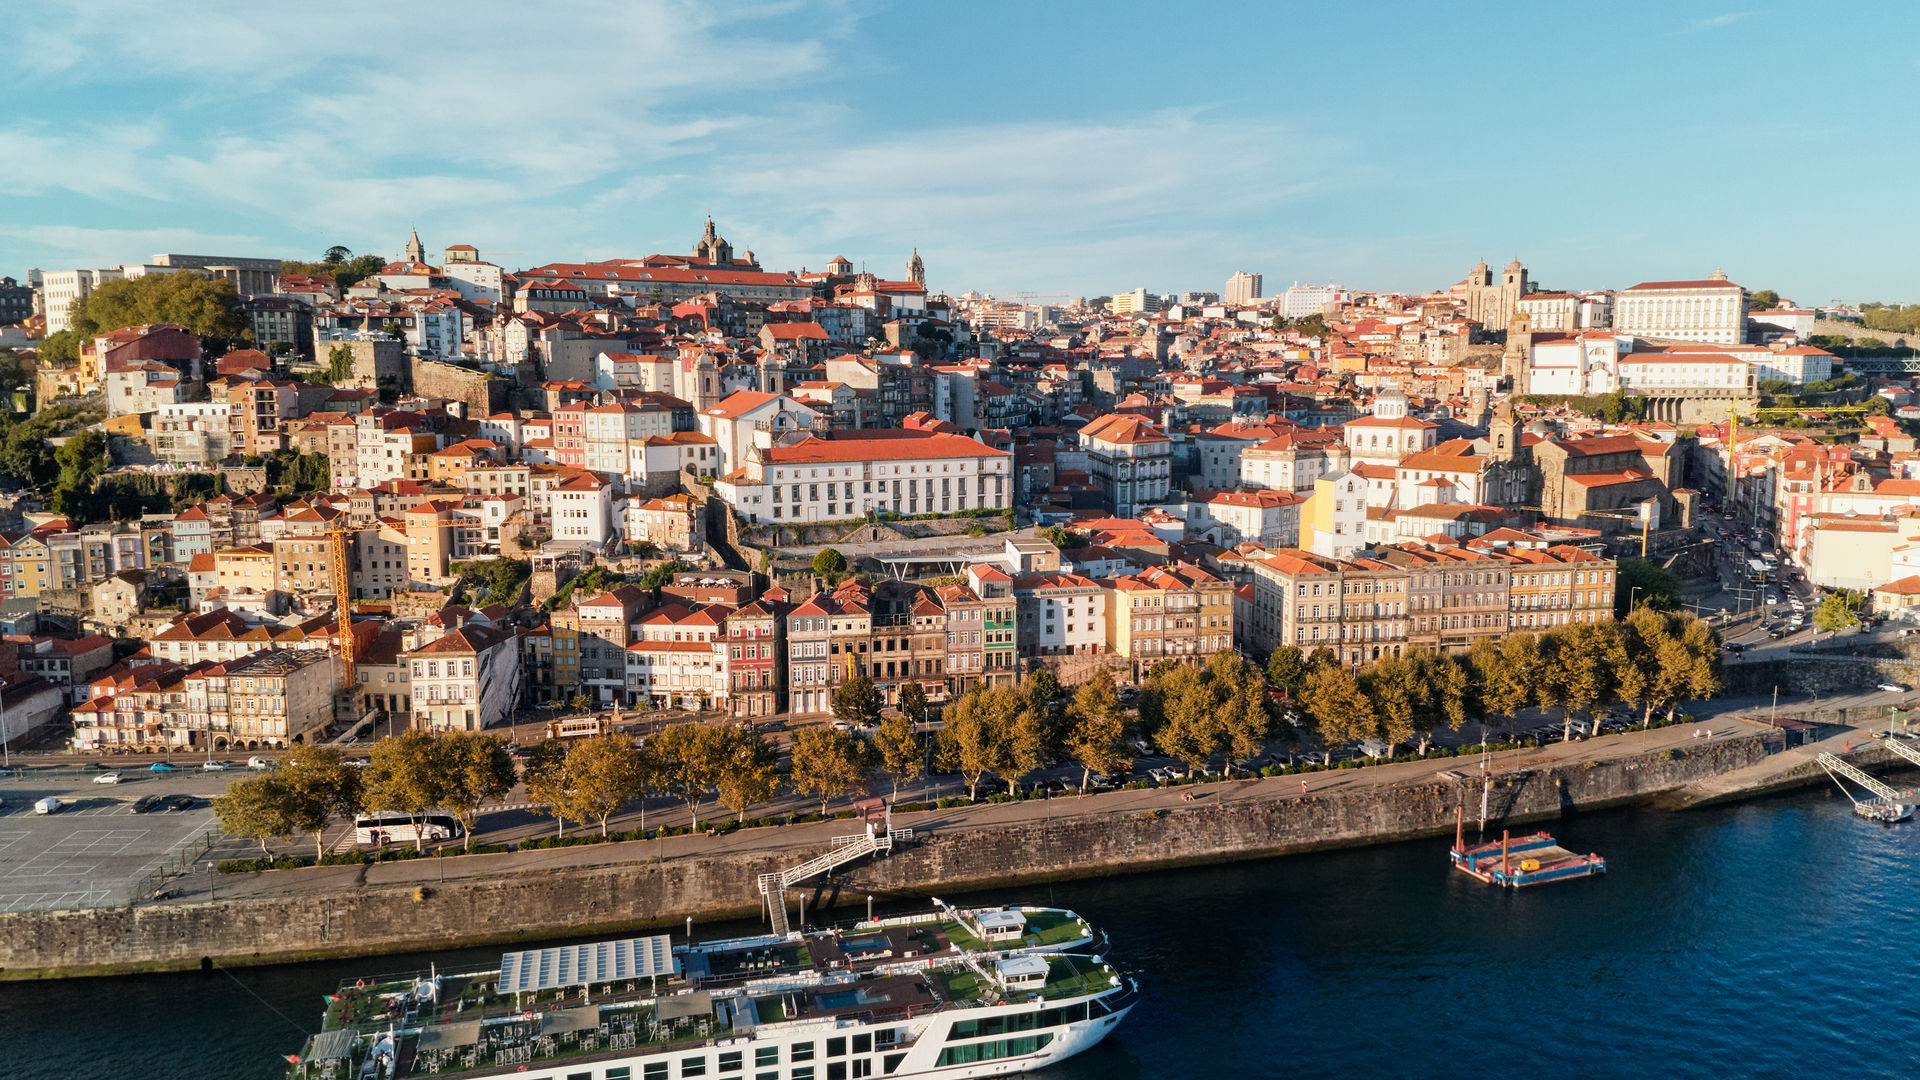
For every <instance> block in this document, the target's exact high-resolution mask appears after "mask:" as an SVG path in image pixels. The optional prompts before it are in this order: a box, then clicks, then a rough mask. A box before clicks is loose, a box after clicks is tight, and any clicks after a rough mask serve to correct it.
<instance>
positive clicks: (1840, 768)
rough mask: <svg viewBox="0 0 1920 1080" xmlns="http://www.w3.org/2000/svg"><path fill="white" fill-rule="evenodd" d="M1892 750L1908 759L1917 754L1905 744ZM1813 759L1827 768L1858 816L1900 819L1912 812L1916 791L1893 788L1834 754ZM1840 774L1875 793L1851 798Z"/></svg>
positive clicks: (1919, 799)
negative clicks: (1862, 797) (1859, 797)
mask: <svg viewBox="0 0 1920 1080" xmlns="http://www.w3.org/2000/svg"><path fill="white" fill-rule="evenodd" d="M1887 744H1888V745H1889V746H1894V745H1895V742H1894V740H1891V739H1889V740H1887ZM1894 753H1896V754H1899V755H1900V756H1901V757H1903V758H1906V759H1907V760H1909V761H1914V760H1916V756H1920V755H1916V754H1915V753H1914V752H1913V751H1912V750H1911V748H1909V747H1905V746H1901V747H1898V748H1897V749H1895V750H1894ZM1816 760H1818V761H1819V762H1820V767H1821V768H1823V769H1825V770H1827V775H1828V776H1830V777H1832V778H1833V782H1834V783H1835V784H1838V785H1839V787H1840V791H1841V793H1842V794H1844V795H1846V797H1847V798H1848V799H1849V800H1851V801H1852V802H1853V812H1854V813H1856V814H1859V815H1860V816H1861V817H1865V818H1872V819H1874V820H1876V821H1904V820H1906V819H1907V818H1909V817H1911V816H1912V815H1913V812H1914V808H1915V806H1917V805H1920V791H1896V790H1894V789H1893V788H1892V787H1890V786H1888V785H1887V784H1884V783H1882V782H1881V781H1879V780H1877V779H1875V778H1874V777H1872V776H1869V775H1868V774H1867V773H1865V772H1863V771H1861V770H1860V769H1858V768H1855V767H1854V766H1853V765H1852V764H1850V763H1848V762H1847V761H1845V760H1843V759H1842V758H1840V756H1839V755H1837V754H1821V755H1820V756H1819V758H1817V759H1816ZM1843 776H1844V777H1846V778H1847V779H1848V780H1851V781H1853V782H1854V783H1855V784H1858V785H1859V786H1860V787H1862V788H1864V789H1866V791H1868V792H1869V793H1871V794H1872V795H1874V796H1876V797H1875V798H1872V799H1856V798H1854V797H1853V792H1851V791H1848V790H1847V785H1845V784H1842V783H1840V778H1841V777H1843Z"/></svg>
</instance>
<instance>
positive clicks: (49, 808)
mask: <svg viewBox="0 0 1920 1080" xmlns="http://www.w3.org/2000/svg"><path fill="white" fill-rule="evenodd" d="M66 805H67V803H66V800H64V799H56V798H54V797H53V796H51V795H49V796H47V797H46V798H44V799H41V800H40V801H39V802H37V803H34V804H33V812H34V813H36V814H57V813H59V812H60V809H61V808H62V807H64V806H66Z"/></svg>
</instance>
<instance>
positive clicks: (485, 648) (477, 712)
mask: <svg viewBox="0 0 1920 1080" xmlns="http://www.w3.org/2000/svg"><path fill="white" fill-rule="evenodd" d="M406 659H407V664H408V666H409V668H410V672H409V677H410V679H411V682H412V690H413V726H414V728H415V729H416V730H419V731H479V730H481V729H483V728H488V727H492V726H493V725H495V724H499V723H503V722H505V721H506V720H507V719H509V718H510V717H511V716H512V713H513V704H514V698H515V697H516V696H517V695H518V693H519V682H520V648H519V642H518V640H517V639H516V638H515V636H514V635H513V633H512V632H510V631H506V630H500V629H496V628H494V627H491V626H481V625H478V624H475V623H468V624H467V625H465V626H462V627H460V628H459V629H457V630H450V631H448V632H447V633H446V634H444V635H442V636H441V637H439V638H436V639H435V640H433V641H430V642H428V643H426V644H425V645H422V646H420V647H419V648H417V649H414V650H413V651H412V652H409V653H407V654H406Z"/></svg>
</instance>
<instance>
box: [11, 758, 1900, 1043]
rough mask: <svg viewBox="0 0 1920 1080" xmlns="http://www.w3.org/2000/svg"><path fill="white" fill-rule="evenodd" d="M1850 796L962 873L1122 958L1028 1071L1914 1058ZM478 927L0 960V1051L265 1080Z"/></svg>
mask: <svg viewBox="0 0 1920 1080" xmlns="http://www.w3.org/2000/svg"><path fill="white" fill-rule="evenodd" d="M1846 810H1847V804H1846V802H1845V800H1843V799H1840V798H1837V797H1833V796H1830V795H1828V794H1827V793H1826V792H1825V791H1824V790H1818V789H1816V790H1810V791H1806V792H1802V793H1799V794H1794V795H1790V796H1783V797H1779V798H1773V799H1767V800H1762V801H1759V802H1754V803H1747V804H1744V805H1740V806H1733V807H1726V808H1719V809H1709V810H1698V811H1692V812H1688V813H1683V814H1673V813H1665V812H1659V811H1653V810H1641V809H1629V810H1620V811H1610V812H1605V813H1599V814H1589V815H1582V816H1579V817H1576V818H1572V819H1569V820H1567V821H1564V822H1562V823H1560V825H1559V826H1558V827H1557V828H1556V829H1555V832H1556V834H1557V835H1558V836H1559V837H1560V839H1561V842H1562V843H1563V844H1565V845H1566V846H1567V847H1570V848H1572V849H1574V850H1577V851H1598V852H1600V853H1601V854H1603V855H1605V856H1606V857H1607V859H1608V861H1609V863H1610V865H1611V868H1612V869H1611V872H1610V873H1609V874H1608V875H1607V876H1606V877H1604V878H1599V879H1589V880H1581V881H1575V882H1570V883H1565V884H1560V885H1555V886H1548V887H1545V888H1542V889H1535V890H1529V891H1527V892H1525V893H1520V894H1514V893H1509V892H1504V891H1496V890H1493V889H1490V888H1488V887H1486V886H1483V885H1480V884H1478V883H1476V882H1473V881H1471V880H1469V879H1467V878H1466V877H1465V876H1464V875H1461V874H1458V873H1455V872H1453V871H1452V870H1451V869H1449V867H1448V864H1447V859H1446V852H1445V849H1446V843H1445V842H1443V841H1438V840H1435V841H1425V842H1415V843H1406V844H1395V845H1391V846H1386V847H1379V848H1371V849H1365V850H1359V851H1347V852H1330V853H1326V854H1320V855H1310V856H1296V857H1292V858H1284V859H1270V860H1263V861H1260V862H1250V863H1242V864H1237V865H1231V866H1222V867H1209V868H1200V869H1190V870H1178V871H1169V872H1164V873H1154V874H1146V875H1139V876H1134V877H1125V878H1110V879H1104V880H1099V881H1091V882H1079V883H1072V884H1061V885H1055V886H1052V887H1051V888H1049V887H1047V886H1040V887H1037V888H1030V889H1023V890H1017V891H1014V892H1008V893H1004V894H995V895H992V896H986V897H980V898H979V899H981V900H987V901H993V902H1000V901H1012V900H1022V901H1028V902H1039V903H1049V902H1050V903H1056V904H1059V905H1062V906H1066V907H1072V908H1075V909H1077V910H1079V911H1080V912H1081V913H1082V914H1084V915H1087V916H1088V917H1090V918H1091V919H1093V920H1094V921H1095V922H1096V923H1098V924H1100V925H1103V926H1105V927H1106V928H1107V929H1108V931H1109V932H1110V934H1111V938H1112V941H1113V945H1114V954H1113V959H1114V960H1115V961H1116V962H1117V963H1118V964H1120V965H1121V966H1122V967H1126V968H1130V969H1132V970H1134V971H1136V972H1137V973H1138V974H1139V976H1140V979H1141V984H1142V988H1143V989H1144V990H1145V993H1146V997H1145V1000H1144V1001H1143V1002H1142V1003H1141V1005H1140V1007H1139V1008H1137V1009H1136V1010H1135V1011H1134V1013H1133V1015H1132V1016H1131V1017H1130V1018H1129V1019H1128V1020H1127V1022H1126V1023H1125V1024H1123V1025H1122V1026H1121V1028H1120V1029H1119V1030H1118V1031H1117V1032H1116V1033H1115V1035H1114V1036H1113V1037H1112V1038H1110V1039H1109V1040H1108V1041H1107V1042H1106V1043H1105V1044H1103V1045H1102V1046H1100V1047H1097V1048H1095V1049H1094V1050H1093V1051H1090V1052H1089V1053H1087V1054H1085V1055H1082V1056H1081V1057H1080V1058H1077V1059H1075V1060H1072V1061H1069V1062H1068V1063H1066V1064H1064V1065H1061V1066H1058V1067H1056V1068H1055V1069H1054V1070H1053V1071H1051V1072H1049V1073H1046V1074H1043V1075H1044V1076H1045V1077H1048V1078H1050V1080H1133V1078H1142V1080H1146V1078H1151V1080H1166V1078H1183V1077H1192V1078H1206V1080H1227V1078H1236V1077H1250V1078H1253V1077H1258V1078H1266V1077H1273V1078H1282V1077H1288V1078H1291V1077H1308V1078H1310V1077H1341V1078H1343V1080H1345V1078H1357V1077H1365V1078H1371V1077H1463V1078H1464V1077H1475V1078H1485V1077H1532V1076H1551V1077H1554V1078H1555V1080H1580V1078H1587V1077H1623V1078H1633V1080H1651V1078H1654V1077H1679V1078H1687V1077H1713V1078H1716V1080H1727V1078H1735V1077H1737V1078H1743V1080H1744V1078H1762V1077H1802V1076H1810V1075H1825V1074H1844V1075H1848V1076H1853V1077H1880V1076H1885V1077H1909V1076H1912V1075H1913V1074H1914V1073H1915V1072H1916V1071H1920V1007H1916V1005H1915V1004H1914V1000H1913V998H1914V993H1913V985H1912V982H1911V980H1910V978H1909V975H1910V973H1911V971H1912V969H1913V959H1914V957H1915V956H1916V955H1920V918H1916V914H1915V900H1916V897H1920V889H1917V888H1916V886H1917V885H1920V823H1914V824H1909V825H1903V826H1895V827H1890V828H1889V827H1882V826H1877V825H1871V824H1868V823H1866V822H1863V821H1860V820H1858V819H1856V818H1854V817H1853V816H1851V815H1850V814H1848V813H1847V812H1846ZM749 929H750V928H748V927H741V926H737V925H735V926H726V925H720V924H712V925H708V926H705V927H700V926H698V925H696V933H697V934H698V935H699V936H703V937H704V936H721V935H723V934H726V933H729V932H734V933H738V932H746V931H748V930H749ZM498 953H499V950H497V949H489V950H478V951H475V950H467V951H464V952H456V951H449V952H446V953H438V954H421V955H418V956H407V957H387V958H376V959H372V960H359V961H344V962H337V963H321V964H306V965H299V966H292V967H279V968H255V969H237V970H235V971H233V972H232V973H230V974H229V973H225V972H215V973H212V974H201V973H194V974H185V975H155V976H138V977H122V978H113V979H90V980H78V981H69V982H57V983H40V984H20V983H0V1040H4V1041H3V1042H0V1063H4V1068H0V1076H4V1077H6V1078H7V1080H22V1078H26V1080H40V1078H45V1080H120V1078H126V1080H267V1078H271V1077H278V1076H280V1075H282V1070H283V1068H284V1065H283V1064H282V1060H281V1058H280V1057H279V1055H281V1054H284V1053H286V1052H289V1051H291V1050H294V1049H296V1048H297V1047H298V1044H299V1043H300V1041H301V1039H300V1033H299V1032H298V1031H297V1030H296V1026H298V1025H312V1024H314V1023H315V1022H316V1021H317V1019H318V1017H319V1014H320V1005H321V1001H320V997H321V994H322V993H323V992H325V991H327V990H329V989H331V988H332V987H333V986H334V985H335V984H336V983H337V982H338V980H339V979H341V978H342V977H351V976H353V975H355V974H359V973H364V972H367V971H394V970H404V969H408V968H412V967H425V966H426V962H427V960H428V959H435V960H438V961H440V962H441V963H442V964H443V965H445V964H448V963H452V962H459V961H472V960H474V959H476V958H481V959H484V960H487V961H491V960H493V959H496V958H497V956H498Z"/></svg>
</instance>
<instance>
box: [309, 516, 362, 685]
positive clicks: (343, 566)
mask: <svg viewBox="0 0 1920 1080" xmlns="http://www.w3.org/2000/svg"><path fill="white" fill-rule="evenodd" d="M363 531H365V530H364V529H363V528H352V527H348V528H336V529H328V530H326V531H325V532H323V533H320V534H318V535H321V536H325V537H327V538H328V539H329V540H331V541H332V542H333V610H334V619H335V622H336V623H337V624H338V626H339V631H340V685H341V688H342V689H344V690H347V691H348V692H349V693H351V692H352V691H353V690H354V688H355V686H356V685H357V684H356V683H355V682H354V671H353V664H354V654H355V651H356V645H357V644H358V643H357V642H355V641H354V638H353V562H352V560H351V559H350V558H349V556H350V555H351V554H352V551H353V545H352V544H351V543H349V542H348V538H349V537H351V536H353V535H354V534H355V533H359V532H363Z"/></svg>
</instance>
